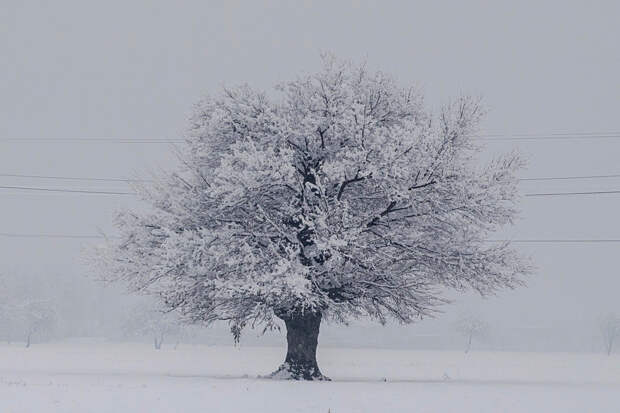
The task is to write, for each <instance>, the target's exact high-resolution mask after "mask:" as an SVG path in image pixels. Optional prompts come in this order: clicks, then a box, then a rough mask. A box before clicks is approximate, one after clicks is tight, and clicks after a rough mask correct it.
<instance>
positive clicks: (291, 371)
mask: <svg viewBox="0 0 620 413" xmlns="http://www.w3.org/2000/svg"><path fill="white" fill-rule="evenodd" d="M278 317H279V318H281V319H282V320H283V321H284V324H285V325H286V341H287V344H288V349H287V352H286V359H284V363H283V364H282V365H281V366H280V367H279V368H278V369H277V370H276V371H275V372H273V373H272V374H271V376H270V377H271V378H274V379H285V380H329V378H327V377H325V376H324V375H323V374H322V373H321V371H320V370H319V365H318V364H317V362H316V347H317V344H318V338H319V327H320V325H321V318H322V315H321V313H313V312H309V311H306V312H303V313H302V312H295V313H293V314H286V315H279V316H278Z"/></svg>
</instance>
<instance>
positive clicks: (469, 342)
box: [465, 334, 472, 353]
mask: <svg viewBox="0 0 620 413" xmlns="http://www.w3.org/2000/svg"><path fill="white" fill-rule="evenodd" d="M471 338H472V334H470V335H469V339H468V340H467V347H465V353H469V350H470V349H471Z"/></svg>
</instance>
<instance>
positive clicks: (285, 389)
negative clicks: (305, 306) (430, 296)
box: [0, 342, 620, 413]
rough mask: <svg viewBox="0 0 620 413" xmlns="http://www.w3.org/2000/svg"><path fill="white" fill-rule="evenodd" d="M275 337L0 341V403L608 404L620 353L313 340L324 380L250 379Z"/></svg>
mask: <svg viewBox="0 0 620 413" xmlns="http://www.w3.org/2000/svg"><path fill="white" fill-rule="evenodd" d="M283 353H284V350H283V348H275V347H242V348H233V347H209V346H202V345H195V346H190V345H181V346H179V347H178V349H177V350H173V349H172V348H170V347H164V348H163V349H162V350H160V351H157V350H154V349H152V348H151V347H150V346H149V345H147V344H139V343H135V344H134V343H130V344H114V343H97V342H73V343H55V344H35V345H33V346H32V347H31V348H29V349H26V348H23V347H18V346H16V345H6V344H4V345H0V411H1V412H102V413H103V412H105V413H109V412H198V411H200V412H269V413H291V412H313V413H314V412H325V413H327V412H328V411H331V413H345V412H441V413H446V412H460V413H463V412H476V413H478V412H507V413H511V412H528V413H531V412H562V413H566V412H597V413H600V412H617V411H619V409H620V356H618V355H612V356H611V357H608V356H606V355H603V354H600V355H599V354H568V353H510V352H472V353H469V354H464V353H462V352H448V351H402V350H373V349H336V348H321V347H319V365H320V367H321V370H322V371H323V373H324V374H326V375H328V376H330V377H331V378H332V379H333V381H332V382H288V381H276V380H269V379H260V378H257V377H258V376H259V375H264V374H268V373H270V372H271V371H272V370H275V369H276V368H277V367H278V366H279V365H280V364H281V362H282V359H283V356H284V354H283Z"/></svg>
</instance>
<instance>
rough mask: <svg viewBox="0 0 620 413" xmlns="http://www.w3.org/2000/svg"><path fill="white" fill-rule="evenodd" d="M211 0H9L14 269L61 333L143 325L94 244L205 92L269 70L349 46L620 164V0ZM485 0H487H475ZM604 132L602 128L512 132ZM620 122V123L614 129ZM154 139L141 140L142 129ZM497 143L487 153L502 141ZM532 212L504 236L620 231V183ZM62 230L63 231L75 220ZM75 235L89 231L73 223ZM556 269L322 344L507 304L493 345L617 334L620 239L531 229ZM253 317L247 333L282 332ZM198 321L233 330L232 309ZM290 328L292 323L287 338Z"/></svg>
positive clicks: (501, 123)
mask: <svg viewBox="0 0 620 413" xmlns="http://www.w3.org/2000/svg"><path fill="white" fill-rule="evenodd" d="M261 3H262V4H260V5H259V4H258V3H257V2H256V3H255V2H234V1H227V2H224V1H222V2H216V1H212V2H204V1H177V2H169V1H132V2H125V1H116V0H114V1H107V2H94V1H92V2H91V1H56V2H36V1H33V2H22V1H12V0H3V1H2V8H1V11H0V31H1V33H0V56H2V57H3V59H2V60H3V61H4V64H2V65H0V87H1V90H0V175H2V176H0V186H1V187H2V188H0V262H1V264H0V275H1V276H3V277H5V278H6V279H8V280H9V281H10V282H8V284H7V285H9V287H10V288H9V287H6V288H5V292H4V293H3V294H2V295H3V296H4V295H9V296H10V295H19V294H26V295H27V294H28V293H29V292H33V293H34V292H36V294H37V295H38V296H41V297H46V299H49V300H51V301H53V302H54V303H56V307H57V310H56V311H57V313H58V320H57V321H58V322H57V323H56V325H55V328H54V331H53V332H50V333H49V334H48V336H49V337H50V338H57V339H61V338H67V337H100V338H106V339H121V338H125V335H123V334H122V330H123V324H124V323H125V321H124V320H125V317H126V315H127V312H128V311H131V309H132V308H134V307H133V305H134V303H135V302H137V300H140V299H141V298H135V297H133V296H132V295H130V294H128V293H127V292H126V291H125V290H124V289H123V288H122V287H121V286H118V285H115V286H106V285H103V284H101V283H99V282H97V281H95V280H93V278H92V276H91V275H90V270H89V268H88V266H87V265H85V264H84V260H83V255H84V251H85V249H87V247H88V246H89V245H92V244H93V243H97V242H101V239H97V238H93V239H90V238H80V237H81V236H95V237H97V236H99V235H100V234H106V235H110V236H113V235H114V227H113V225H112V223H113V218H114V215H115V211H117V210H118V209H119V208H124V207H138V208H139V207H140V205H139V203H138V201H137V200H135V199H134V198H133V197H131V196H125V195H113V194H112V195H111V194H88V193H71V192H46V191H30V190H22V189H16V188H15V187H19V186H21V187H36V188H47V189H71V190H87V191H103V192H106V191H109V192H128V191H130V188H129V187H128V186H127V184H126V183H124V182H120V181H119V182H107V181H82V180H61V179H44V178H25V177H16V176H7V175H31V176H34V175H36V176H48V177H49V176H54V177H72V178H135V177H144V176H147V175H148V172H149V171H157V170H161V169H167V168H170V167H173V166H174V162H175V161H174V156H173V153H172V151H171V144H170V143H166V142H156V140H168V139H173V140H174V139H179V138H180V137H182V135H183V131H184V129H185V127H186V126H187V117H188V115H189V114H190V113H191V109H192V105H193V104H194V103H195V102H196V101H197V100H198V99H199V98H200V97H201V96H203V95H204V94H206V93H210V94H217V93H219V92H220V91H221V88H222V87H223V86H226V85H236V84H239V83H248V84H249V85H251V86H253V87H255V88H259V89H265V90H272V87H273V85H275V84H276V83H278V82H279V81H281V80H285V79H290V78H292V77H294V76H296V75H297V74H299V73H302V72H312V71H314V70H316V69H317V68H318V67H319V64H320V59H319V55H320V53H321V52H323V51H331V52H333V53H334V54H336V55H337V56H339V57H341V58H345V59H352V60H355V61H360V60H366V61H367V62H368V66H369V68H371V69H380V70H382V71H385V72H387V73H390V74H393V75H394V76H396V77H397V79H398V80H399V82H400V83H402V84H412V85H417V86H418V87H419V88H421V89H422V90H423V91H424V93H425V95H426V98H427V103H428V104H429V105H431V106H432V107H437V106H438V105H440V104H441V103H443V102H447V101H448V100H449V99H450V98H451V97H455V96H457V95H458V94H460V93H469V94H474V95H481V96H483V98H484V103H485V104H486V106H487V108H488V110H489V112H488V115H487V117H486V119H485V121H484V123H483V125H482V127H483V131H482V133H484V134H485V136H488V137H489V138H501V139H497V140H495V141H493V140H488V141H486V144H487V149H486V150H485V151H486V153H487V154H490V153H497V152H504V151H509V150H512V149H515V148H516V149H518V150H519V151H521V152H522V153H523V154H524V155H525V156H526V158H527V159H528V160H529V164H528V168H527V169H526V170H524V171H523V173H522V175H523V176H522V177H523V178H530V177H566V176H576V175H608V174H619V173H620V167H619V166H618V159H619V156H620V138H619V137H620V120H619V114H618V107H620V76H619V75H618V74H619V73H620V53H619V52H620V50H619V49H618V40H619V39H620V27H619V26H618V24H617V16H618V15H620V3H619V2H616V1H607V2H594V1H593V2H569V1H561V2H560V1H558V2H553V1H548V2H533V1H532V2H529V1H523V2H518V3H517V2H510V3H508V2H505V3H504V2H484V1H474V2H468V3H469V5H467V4H464V3H465V2H432V3H431V2H417V1H416V2H404V1H403V2H396V1H393V2H392V1H386V2H352V1H341V2H329V1H325V2H322V1H312V2H310V1H307V2H301V1H300V2H285V1H282V2H261ZM473 3H475V6H474V5H472V4H473ZM563 133H568V134H570V135H571V136H573V137H574V136H578V135H575V134H579V133H585V134H601V133H607V134H608V137H603V138H600V137H598V138H596V137H595V138H592V139H586V138H584V139H541V140H536V139H528V140H505V139H504V138H506V137H516V136H521V135H533V136H532V138H536V137H547V138H548V137H553V136H558V137H559V135H558V134H563ZM614 136H615V137H614ZM149 139H150V140H151V141H150V143H128V141H130V140H149ZM484 156H485V155H484V154H483V158H484ZM521 188H522V192H523V193H524V194H525V193H546V192H573V191H597V190H618V189H620V178H613V179H594V180H559V181H524V182H522V186H521ZM521 210H522V213H521V219H520V220H519V221H518V222H517V223H516V225H515V226H514V227H513V228H507V229H506V231H504V232H502V233H500V234H496V236H494V237H493V238H497V239H500V238H512V239H530V240H536V239H618V238H620V220H619V219H618V211H620V196H619V195H618V194H601V195H587V196H548V197H524V198H523V199H522V203H521ZM59 235H62V237H59ZM73 236H80V237H77V238H72V237H73ZM517 245H518V247H519V248H520V250H521V251H523V252H524V253H525V254H527V255H530V256H531V257H532V260H533V262H534V264H535V265H536V267H537V271H536V272H535V274H534V275H533V276H531V277H530V279H529V280H528V286H527V288H520V289H518V290H514V291H503V292H501V293H500V294H499V295H498V296H496V297H489V298H485V299H482V298H480V297H479V296H477V295H475V294H473V293H468V294H464V295H460V294H452V293H451V294H449V296H450V297H451V298H452V299H453V300H454V302H453V303H452V304H450V305H446V306H445V307H444V308H443V311H444V314H442V315H440V316H439V317H438V318H436V319H430V320H424V321H421V322H419V323H416V324H413V325H410V326H406V327H401V326H397V325H394V324H391V325H388V326H386V327H381V326H377V325H376V324H371V323H366V322H360V323H356V324H355V325H353V326H351V327H349V328H339V327H335V326H325V327H324V328H323V329H322V333H321V336H320V341H321V343H322V345H324V344H325V345H339V346H354V345H355V346H373V347H411V348H417V347H425V348H455V347H459V346H462V345H463V341H464V339H463V338H462V337H461V336H460V335H459V333H458V332H457V331H456V329H455V326H454V325H455V323H456V322H457V321H458V320H459V318H461V317H463V315H465V314H473V315H475V316H476V317H479V318H481V319H484V320H485V321H486V322H487V323H488V324H489V329H488V334H487V336H486V337H485V338H481V339H480V341H479V342H478V343H475V344H474V348H476V346H477V347H478V348H493V349H516V350H558V351H600V349H601V348H602V342H601V340H600V332H599V329H598V320H599V318H600V317H601V316H602V315H603V314H605V313H609V312H616V313H620V300H618V291H620V277H619V274H618V266H617V261H618V252H619V250H618V247H619V245H620V244H618V243H522V244H521V243H520V244H517ZM259 334H260V331H251V330H249V331H247V332H246V334H245V337H244V338H242V344H244V343H250V344H270V343H274V342H276V341H277V340H280V337H278V336H277V334H271V335H268V336H267V337H263V338H259V337H258V336H259ZM191 340H201V341H205V342H212V343H227V344H228V343H232V338H230V336H229V335H227V334H226V329H225V327H221V326H218V327H215V328H210V329H203V330H201V331H200V332H198V333H195V334H194V335H193V336H192V338H191ZM278 342H279V341H278Z"/></svg>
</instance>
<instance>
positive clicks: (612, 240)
mask: <svg viewBox="0 0 620 413" xmlns="http://www.w3.org/2000/svg"><path fill="white" fill-rule="evenodd" d="M485 241H486V242H516V243H528V244H529V243H533V244H537V243H541V244H555V243H557V244H604V243H616V242H620V238H607V239H489V240H485Z"/></svg>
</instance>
